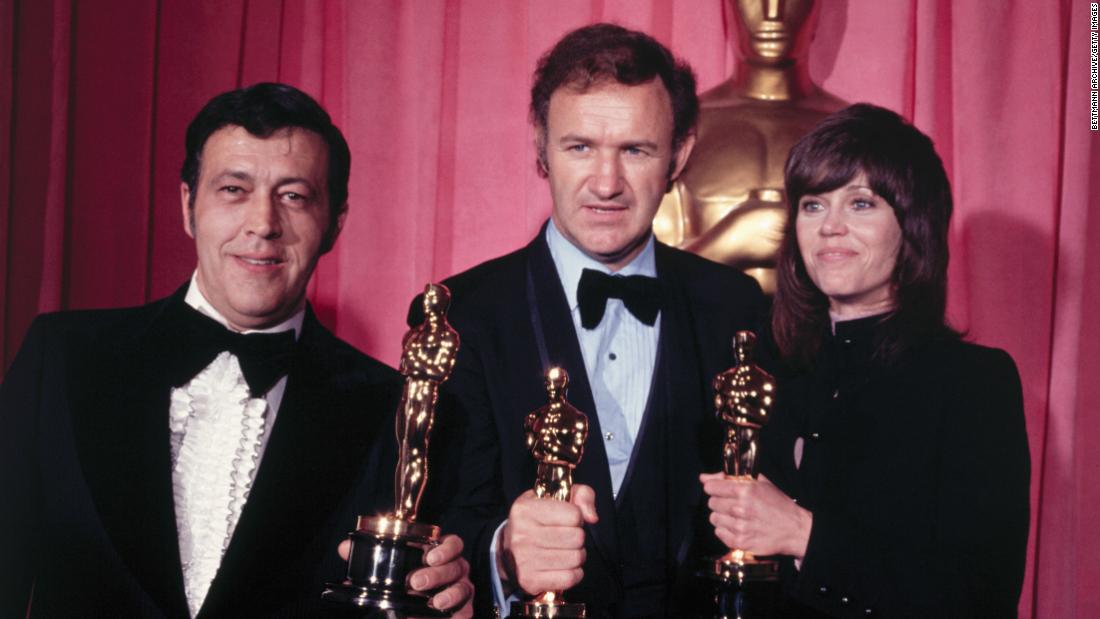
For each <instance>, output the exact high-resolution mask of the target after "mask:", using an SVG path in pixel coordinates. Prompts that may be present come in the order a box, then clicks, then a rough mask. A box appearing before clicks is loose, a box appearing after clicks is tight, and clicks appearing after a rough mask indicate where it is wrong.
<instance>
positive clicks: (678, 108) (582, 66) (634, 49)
mask: <svg viewBox="0 0 1100 619" xmlns="http://www.w3.org/2000/svg"><path fill="white" fill-rule="evenodd" d="M655 77H660V78H661V83H662V84H664V86H665V90H667V91H668V95H669V98H670V99H671V101H672V150H673V152H677V151H679V150H680V146H681V145H683V143H684V140H685V139H687V136H689V135H691V133H692V132H693V131H694V130H695V121H696V119H697V118H698V117H699V97H698V96H696V94H695V74H694V73H693V72H692V70H691V67H690V66H688V64H687V63H686V62H684V61H682V60H678V59H677V58H676V57H674V56H673V55H672V52H670V51H669V50H668V48H666V47H665V46H664V45H661V44H660V43H659V42H657V40H656V39H654V38H653V37H651V36H649V35H648V34H645V33H643V32H638V31H636V30H628V29H626V28H623V27H622V26H618V25H615V24H602V23H601V24H592V25H589V26H584V27H581V28H577V29H576V30H574V31H572V32H570V33H569V34H566V35H565V36H564V37H562V39H561V40H560V41H558V43H557V45H555V46H554V47H553V48H552V49H551V50H550V51H549V52H547V53H546V54H544V55H543V56H542V58H540V59H539V63H538V68H536V69H535V83H534V85H532V86H531V122H532V123H534V125H535V130H536V131H538V132H539V139H538V161H537V162H536V163H537V165H538V171H539V175H541V176H544V177H545V176H546V172H547V168H546V117H547V115H548V114H549V111H550V97H551V96H552V95H553V94H554V92H556V91H557V90H558V89H559V88H562V87H567V86H568V87H570V88H575V89H577V90H578V91H580V92H584V91H585V90H587V89H588V88H589V87H591V86H593V85H597V84H600V83H604V82H608V81H615V82H618V83H620V84H625V85H627V86H637V85H638V84H645V83H646V82H649V81H650V80H652V79H653V78H655ZM673 165H675V163H673Z"/></svg>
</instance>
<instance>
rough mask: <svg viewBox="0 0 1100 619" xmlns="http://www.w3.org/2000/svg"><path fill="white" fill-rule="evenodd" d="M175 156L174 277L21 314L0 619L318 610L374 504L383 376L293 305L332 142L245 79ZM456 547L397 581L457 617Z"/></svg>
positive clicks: (7, 429) (388, 422)
mask: <svg viewBox="0 0 1100 619" xmlns="http://www.w3.org/2000/svg"><path fill="white" fill-rule="evenodd" d="M186 146H187V154H186V159H185V161H184V165H183V170H182V180H183V182H182V183H181V186H180V202H181V208H182V212H183V219H184V229H185V231H186V232H187V234H188V235H189V236H190V237H192V238H193V239H194V240H195V247H196V251H197V255H198V263H197V268H196V271H195V274H194V275H193V277H192V278H191V281H190V282H189V283H187V284H185V285H184V286H183V287H181V288H180V289H179V290H178V291H177V292H176V293H175V294H174V295H172V296H171V297H169V298H167V299H162V300H160V301H156V302H154V303H150V304H149V305H145V306H143V307H137V308H129V309H117V310H102V311H85V312H61V313H56V314H49V315H44V316H41V317H39V318H38V319H37V320H36V321H35V323H34V325H33V326H32V327H31V330H30V332H29V334H28V335H27V338H26V341H25V342H24V345H23V348H22V349H21V350H20V352H19V355H18V356H17V357H16V360H15V362H14V364H13V365H12V367H11V369H10V372H9V374H8V375H7V378H6V380H5V381H4V384H3V386H2V387H0V497H3V498H2V500H0V615H2V616H4V617H22V616H24V613H25V612H26V609H27V608H28V606H29V608H30V613H31V615H33V616H43V617H58V616H102V617H192V616H200V617H245V616H248V617H267V616H280V617H287V616H317V615H318V614H319V613H320V612H322V609H321V608H320V593H321V591H322V589H323V583H324V582H325V581H326V580H339V579H340V578H341V577H342V575H343V561H342V560H341V558H340V557H339V556H338V555H337V545H338V544H339V543H340V540H341V539H342V538H343V537H344V536H345V534H346V531H347V530H348V529H349V528H350V527H351V526H352V525H353V524H354V522H355V515H356V514H359V513H368V514H369V513H372V512H377V511H381V510H383V509H387V508H389V507H390V506H391V505H392V503H391V501H392V493H393V488H392V483H393V481H392V480H393V468H392V467H393V466H394V461H395V445H394V443H395V441H394V434H393V425H392V424H393V417H394V411H395V407H396V405H397V402H398V399H399V397H400V389H401V383H400V376H399V375H398V374H397V373H396V372H395V371H394V370H392V369H390V368H389V367H386V366H385V365H383V364H381V363H379V362H378V361H375V360H374V359H371V358H369V357H367V356H366V355H364V354H362V353H360V352H358V351H357V350H355V349H354V348H352V347H351V346H350V345H348V344H346V343H344V342H342V341H340V340H339V339H337V338H336V337H335V336H334V335H333V334H332V333H330V332H329V331H328V330H327V329H325V327H323V326H322V325H321V324H320V323H319V322H318V321H317V319H316V317H315V316H314V314H313V312H312V310H311V309H310V307H309V304H308V303H307V302H306V300H305V290H306V284H307V283H308V281H309V278H310V275H311V274H312V273H313V269H314V267H315V266H316V264H317V259H318V258H319V257H320V256H321V255H322V254H324V253H325V252H326V251H328V250H329V249H330V248H331V247H332V244H333V242H334V241H335V240H336V237H337V235H338V234H339V232H340V228H341V225H342V223H343V221H344V217H345V215H346V212H347V184H348V172H349V169H350V154H349V151H348V147H347V144H346V142H345V141H344V138H343V136H342V135H341V134H340V131H339V129H337V128H336V127H335V126H334V125H333V124H332V122H331V119H330V118H329V116H328V114H327V113H326V112H325V111H324V110H323V109H322V108H321V107H320V106H319V105H318V104H317V103H316V102H315V101H314V100H313V99H311V98H310V97H309V96H307V95H305V94H304V93H302V92H300V91H298V90H296V89H294V88H292V87H289V86H285V85H281V84H258V85H255V86H252V87H249V88H245V89H241V90H235V91H232V92H228V93H224V94H221V95H219V96H217V97H215V98H214V99H212V100H211V101H210V102H209V103H208V104H207V105H206V107H204V108H203V110H202V111H201V112H200V113H199V114H198V116H197V117H196V118H195V119H194V121H192V123H191V125H190V126H189V127H188V130H187V140H186ZM246 334H247V335H246ZM344 552H346V549H345V551H344ZM460 553H461V542H460V541H459V539H458V538H457V537H456V536H447V537H446V538H445V541H444V542H443V543H442V544H441V545H440V546H439V547H437V548H435V549H434V550H432V551H431V552H430V553H428V555H427V557H426V561H427V562H428V563H429V564H430V565H431V567H424V568H421V569H420V570H418V571H417V572H415V573H414V574H413V577H412V579H411V584H412V585H415V586H416V588H418V589H421V590H424V591H431V590H436V589H438V590H439V591H438V593H436V595H435V596H434V597H433V598H432V602H433V603H434V604H435V605H436V606H437V607H443V608H459V607H463V606H464V605H465V606H467V608H466V609H464V610H463V611H462V613H460V614H468V613H469V612H470V611H469V609H468V606H469V605H468V598H470V596H471V595H472V588H471V585H470V583H469V580H468V579H467V578H466V576H465V574H466V570H467V567H466V563H465V561H464V560H463V559H462V558H461V556H460Z"/></svg>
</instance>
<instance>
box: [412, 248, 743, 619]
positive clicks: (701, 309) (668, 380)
mask: <svg viewBox="0 0 1100 619" xmlns="http://www.w3.org/2000/svg"><path fill="white" fill-rule="evenodd" d="M656 268H657V278H658V280H659V281H660V285H661V287H662V289H663V293H664V294H663V307H662V310H661V323H660V338H659V343H658V349H659V350H658V358H657V362H656V366H655V369H654V381H653V385H652V389H651V391H650V394H649V405H647V411H646V413H645V416H644V419H643V422H642V428H641V429H640V432H639V436H638V440H637V441H636V443H635V449H634V454H633V456H632V460H631V464H630V466H629V468H628V471H627V473H626V478H625V480H624V482H623V490H622V491H620V495H619V496H620V499H621V498H622V496H623V492H625V490H626V489H627V488H629V487H630V485H631V483H632V479H631V478H632V475H633V471H635V470H636V469H637V468H638V467H637V465H638V464H639V462H641V459H645V458H650V457H652V456H653V455H654V454H651V453H646V452H645V450H640V449H639V444H641V442H642V438H643V436H645V435H646V433H647V432H648V433H650V435H649V438H650V439H652V440H651V441H649V442H648V443H647V444H652V445H658V446H660V447H658V449H664V451H665V452H666V453H663V454H661V456H662V460H661V461H662V462H667V467H664V470H663V471H662V474H661V476H662V477H663V482H664V483H665V485H666V487H667V488H668V489H669V492H668V496H667V497H666V499H667V503H668V505H670V506H671V508H670V509H669V510H668V521H667V524H668V526H667V531H662V532H661V533H662V535H663V536H664V537H665V540H663V541H661V540H653V543H666V544H667V545H668V556H669V557H670V563H672V564H671V565H669V566H668V568H669V571H670V572H672V571H676V570H677V568H682V567H687V566H688V561H687V560H686V556H687V555H688V554H689V553H688V547H689V545H690V544H691V543H692V538H693V536H692V533H693V532H700V533H702V534H703V535H704V536H709V537H711V538H714V535H713V531H712V530H710V529H709V527H699V526H697V525H698V523H697V522H695V521H696V520H697V518H698V516H700V506H705V501H702V500H701V497H702V496H703V495H702V486H701V484H700V482H699V481H698V475H699V473H700V472H701V471H704V470H706V471H715V470H720V455H721V443H722V435H721V433H720V430H719V428H718V427H717V422H716V421H715V418H714V404H713V390H712V388H711V381H712V379H713V378H714V376H715V374H717V373H718V372H720V371H722V370H724V369H726V368H728V367H729V366H731V365H732V364H733V353H732V348H731V341H732V337H733V335H734V333H735V332H736V331H737V330H740V329H755V328H756V326H757V323H758V320H759V318H760V311H761V306H762V295H761V293H760V288H759V286H758V285H757V284H756V282H755V280H753V279H751V278H749V277H747V276H745V275H744V274H742V273H740V272H738V271H736V270H734V269H731V268H729V267H726V266H723V265H719V264H716V263H713V262H710V261H707V260H704V259H702V258H699V257H697V256H695V255H693V254H689V253H686V252H682V251H679V250H676V249H672V248H670V247H668V246H666V245H663V244H661V243H657V245H656ZM444 283H445V284H446V285H447V286H448V287H449V288H450V289H451V292H452V306H451V309H450V313H449V320H450V321H451V323H452V324H453V326H454V327H455V329H457V330H458V333H459V336H460V338H461V347H460V349H459V352H458V355H457V361H456V366H455V370H454V373H453V375H452V377H451V379H450V381H449V382H447V383H445V384H444V386H443V388H444V390H445V392H446V393H447V394H448V395H449V396H451V397H453V398H454V399H455V401H456V402H457V407H458V410H459V414H458V415H456V416H457V418H458V419H460V422H461V424H462V427H461V428H458V429H454V430H451V429H443V428H441V429H440V432H439V433H438V435H437V439H436V440H435V442H433V446H432V449H433V450H437V451H438V455H439V459H438V462H446V463H447V464H446V465H445V467H442V468H443V469H444V470H442V471H438V472H437V478H442V479H444V480H445V482H444V483H443V484H442V485H444V486H445V487H447V488H451V489H454V494H453V496H451V497H450V500H449V505H448V509H447V511H446V517H445V519H444V526H445V527H446V528H447V529H448V530H453V531H454V532H456V533H459V534H460V535H461V536H462V538H463V540H464V542H465V547H466V551H467V559H468V560H469V561H470V564H471V572H472V579H473V581H474V584H475V588H476V600H475V607H476V609H477V614H478V616H489V614H490V612H491V610H490V609H491V604H492V601H491V600H492V587H491V585H490V580H489V578H490V572H489V564H488V553H489V546H490V543H491V541H492V537H493V534H494V531H495V530H496V528H497V527H498V526H499V525H500V524H501V522H502V521H503V520H504V519H505V518H506V517H507V513H508V509H509V508H510V506H511V504H512V502H513V501H514V500H515V499H516V498H517V497H518V496H519V495H520V494H522V493H523V492H524V491H526V490H528V489H530V488H532V487H533V485H534V481H535V470H536V463H535V461H534V460H533V458H532V456H531V455H530V453H529V452H528V450H527V449H526V447H525V444H524V426H523V422H524V417H525V416H526V415H527V414H528V413H529V412H531V411H533V410H535V409H537V408H539V407H541V406H544V405H546V404H547V393H546V388H545V386H544V376H545V371H546V369H548V367H549V366H552V365H558V366H561V367H564V368H565V369H566V371H567V372H568V373H569V387H568V391H567V399H568V400H569V401H570V403H572V404H573V405H574V406H576V407H577V408H578V409H580V410H581V411H582V412H584V413H585V414H586V415H587V416H588V422H589V430H588V437H587V440H586V442H585V446H584V455H583V458H582V460H581V462H580V463H579V465H578V466H577V468H576V470H575V471H574V474H573V479H574V483H580V484H587V485H589V486H591V487H592V488H593V489H594V490H595V493H596V509H597V512H598V515H599V522H598V523H596V524H595V525H592V526H587V527H586V545H587V548H586V550H587V558H586V563H585V565H584V580H583V581H582V583H581V584H580V585H578V586H577V587H576V588H574V589H573V590H571V591H570V592H568V593H567V594H566V598H567V599H568V600H570V601H579V602H584V603H586V604H587V605H588V613H589V616H594V617H600V616H607V615H617V614H619V611H618V608H619V606H620V604H621V602H622V601H623V600H622V596H623V587H622V583H623V579H624V576H625V575H627V574H626V573H627V572H628V571H629V570H631V569H632V567H633V566H631V565H624V564H623V561H622V558H623V556H624V554H625V553H624V549H621V548H619V547H618V540H617V538H616V522H615V520H616V518H615V517H616V506H615V503H614V501H615V499H613V497H612V490H611V477H610V473H609V469H608V462H607V455H606V451H605V450H604V446H603V438H602V435H603V433H602V432H601V430H600V420H599V417H598V415H597V413H596V407H595V405H594V401H593V396H592V390H591V388H590V386H589V382H588V377H587V375H586V372H585V366H584V360H583V357H582V355H581V350H580V345H579V343H578V339H577V334H576V330H575V327H574V323H573V319H572V317H571V314H570V311H569V307H568V305H567V303H568V302H567V301H566V296H565V292H564V290H563V289H562V284H561V282H560V280H559V278H558V274H557V271H556V269H555V266H554V263H553V260H552V258H551V256H550V251H549V248H548V246H547V244H546V241H545V226H544V227H543V230H542V232H540V234H539V235H538V236H537V237H536V238H535V240H534V241H532V242H531V243H530V244H529V245H528V246H527V247H525V248H523V249H520V250H518V251H516V252H514V253H511V254H509V255H506V256H503V257H501V258H497V259H495V260H491V261H489V262H486V263H484V264H482V265H480V266H477V267H475V268H473V269H471V270H469V271H466V272H464V273H461V274H459V275H456V276H454V277H452V278H450V279H448V280H445V282H444ZM417 309H418V306H417V305H416V303H415V302H414V305H413V308H412V312H411V313H412V315H411V316H410V320H411V321H414V322H415V321H416V320H417V319H418V314H417V311H416V310H417ZM655 402H663V403H665V405H664V406H659V407H655V406H653V404H654V403H655ZM444 421H448V420H443V419H440V420H438V421H437V422H444ZM459 437H460V438H459ZM456 438H457V439H458V440H456ZM436 468H437V469H439V468H441V467H436ZM635 481H636V480H635ZM636 483H642V482H636ZM642 517H644V514H643V516H642ZM703 517H705V514H703ZM700 528H703V529H705V530H703V531H699V529H700ZM714 541H715V542H716V541H717V539H716V538H714Z"/></svg>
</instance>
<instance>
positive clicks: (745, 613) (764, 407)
mask: <svg viewBox="0 0 1100 619" xmlns="http://www.w3.org/2000/svg"><path fill="white" fill-rule="evenodd" d="M755 343H756V336H755V335H753V334H752V332H751V331H738V332H737V335H735V336H734V338H733V350H734V359H735V360H736V365H735V366H733V367H732V368H730V369H728V370H725V371H723V372H721V373H719V374H718V376H716V377H714V390H715V396H714V408H715V413H716V414H717V416H718V420H719V421H720V422H721V424H722V426H723V428H724V429H725V437H724V441H723V444H722V470H723V472H724V473H725V474H726V476H727V477H731V478H742V479H755V478H756V465H757V444H758V433H759V430H760V428H762V427H763V426H764V424H766V423H767V422H768V419H769V417H770V416H771V412H772V407H773V406H774V403H775V379H774V378H772V376H771V375H770V374H768V373H767V372H765V371H764V370H763V369H761V368H760V367H758V366H756V365H754V364H753V346H754V345H755ZM705 565H706V569H705V573H706V576H707V577H708V578H710V579H712V580H715V581H717V582H718V583H719V594H718V596H717V597H718V607H719V613H718V616H719V617H722V618H729V619H733V618H737V619H745V618H747V617H753V616H758V615H757V613H753V612H751V608H750V607H751V606H752V603H751V602H749V598H750V597H751V596H750V595H747V594H750V593H751V591H748V589H749V588H750V587H751V586H752V585H751V583H759V582H774V581H775V580H776V579H777V578H778V576H779V564H778V563H777V562H775V561H771V560H767V559H757V558H756V557H754V556H753V555H752V553H750V552H748V551H745V550H740V549H737V548H734V549H732V550H730V551H729V552H728V553H726V554H725V555H723V556H721V557H718V558H715V559H710V560H707V561H706V563H705Z"/></svg>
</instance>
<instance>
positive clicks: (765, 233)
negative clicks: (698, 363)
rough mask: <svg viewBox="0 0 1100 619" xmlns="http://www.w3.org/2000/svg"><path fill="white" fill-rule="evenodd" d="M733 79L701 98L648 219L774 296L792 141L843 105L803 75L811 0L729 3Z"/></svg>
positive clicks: (660, 234) (672, 239) (670, 238)
mask: <svg viewBox="0 0 1100 619" xmlns="http://www.w3.org/2000/svg"><path fill="white" fill-rule="evenodd" d="M729 3H730V8H731V14H732V15H733V21H734V23H735V25H736V27H737V41H738V45H737V49H736V50H735V52H736V53H735V56H736V60H737V64H736V68H735V70H734V75H733V77H731V78H730V79H728V80H726V81H724V82H722V83H721V84H719V85H718V86H716V87H715V88H713V89H711V90H709V91H707V92H705V93H703V94H702V96H701V97H700V113H699V127H698V138H697V141H696V143H695V150H694V151H692V154H691V159H690V160H689V161H688V165H687V168H686V169H685V170H684V173H683V174H682V175H681V176H680V178H679V179H678V180H677V181H676V183H675V184H674V186H673V188H672V191H670V192H669V193H668V195H666V196H665V199H664V201H663V202H662V203H661V207H660V210H659V211H658V212H657V217H656V219H655V220H654V222H653V231H654V232H655V233H656V235H657V238H658V239H660V240H661V241H663V242H665V243H668V244H670V245H675V246H677V247H680V248H682V249H686V250H688V251H691V252H694V253H696V254H699V255H700V256H703V257H706V258H710V259H711V260H714V261H717V262H723V263H725V264H729V265H731V266H734V267H737V268H739V269H741V270H743V271H745V272H746V273H748V274H749V275H752V276H753V277H755V278H756V279H757V281H759V282H760V284H761V286H762V287H763V288H764V292H766V293H767V294H769V295H771V294H773V293H774V292H775V254H776V251H777V250H778V248H779V239H780V237H781V236H782V230H783V223H784V205H783V203H784V200H785V197H784V194H783V165H784V163H785V162H786V159H787V153H788V152H789V151H790V149H791V146H793V145H794V143H795V142H796V141H798V139H799V138H800V137H802V135H803V134H805V133H806V132H808V131H809V130H810V129H811V128H813V127H814V125H816V124H817V123H818V122H820V121H821V120H822V119H823V118H825V116H827V115H828V114H830V113H832V112H834V111H836V110H839V109H840V108H842V107H844V106H845V105H846V104H845V102H844V101H842V100H840V99H838V98H836V97H834V96H832V95H830V94H828V93H826V92H825V91H823V90H821V89H820V88H818V87H817V86H816V85H814V83H813V81H811V79H810V74H809V66H808V63H807V56H808V53H809V48H810V41H811V40H812V39H813V35H814V29H815V27H816V23H817V16H818V12H819V6H818V5H817V3H816V2H814V0H729Z"/></svg>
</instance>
